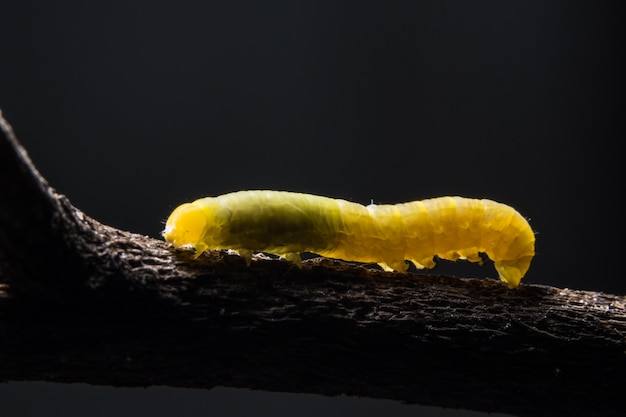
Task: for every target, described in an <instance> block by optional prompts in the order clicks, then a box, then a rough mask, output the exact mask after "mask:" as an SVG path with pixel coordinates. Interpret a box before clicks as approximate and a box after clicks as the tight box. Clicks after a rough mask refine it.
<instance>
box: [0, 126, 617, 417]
mask: <svg viewBox="0 0 626 417" xmlns="http://www.w3.org/2000/svg"><path fill="white" fill-rule="evenodd" d="M0 187H1V189H2V196H3V197H2V200H0V281H1V282H2V284H0V285H1V286H0V381H19V380H46V381H65V382H87V383H93V384H103V385H114V386H148V385H171V386H180V387H195V388H211V387H214V386H233V387H248V388H255V389H263V390H269V391H287V392H308V393H320V394H327V395H338V394H348V395H359V396H367V397H373V398H389V399H396V400H401V401H406V402H415V403H419V404H427V405H438V406H442V407H450V408H457V407H459V408H465V409H473V410H482V411H492V412H505V413H511V414H515V415H520V416H539V415H565V413H567V414H569V415H585V416H590V415H603V416H608V415H623V413H624V410H626V400H625V399H624V377H625V376H626V353H625V352H626V339H625V335H626V311H625V303H626V297H624V296H617V295H610V294H602V293H596V292H589V291H574V290H568V289H558V288H552V287H545V286H538V285H522V286H520V288H518V289H517V290H509V289H508V288H507V287H506V286H505V285H504V284H502V283H500V282H496V281H494V280H477V279H461V278H454V277H444V276H423V275H417V274H403V273H385V272H382V271H377V270H372V269H366V268H363V267H360V266H353V265H348V264H345V263H341V262H337V261H331V260H325V259H316V260H313V261H309V262H305V263H304V266H303V268H302V269H298V268H297V267H295V266H294V265H293V264H291V263H289V262H286V261H279V260H270V259H263V258H260V257H257V258H256V259H255V261H254V262H253V263H252V265H251V266H250V267H247V266H246V265H245V263H244V262H243V261H242V260H241V259H240V258H239V257H238V256H236V255H229V254H226V253H223V252H209V253H207V254H206V256H202V257H201V258H199V259H197V260H193V259H192V257H191V254H190V253H188V252H176V251H173V250H172V249H171V248H170V247H169V246H168V245H167V244H166V243H164V242H162V241H158V240H155V239H151V238H148V237H145V236H139V235H135V234H131V233H128V232H125V231H120V230H117V229H114V228H111V227H108V226H106V225H102V224H100V223H98V222H97V221H95V220H93V219H91V218H90V217H88V216H86V215H84V214H83V213H81V212H80V211H79V210H77V209H76V208H74V207H73V206H72V205H71V204H70V203H69V202H68V200H67V199H66V198H65V197H63V196H61V195H58V194H57V193H56V192H55V191H54V190H53V189H52V188H50V187H49V186H48V185H47V183H46V182H45V180H43V179H42V178H41V176H40V175H39V174H38V173H37V171H36V170H35V169H34V167H33V166H32V164H31V163H30V161H29V159H28V157H27V156H26V153H25V152H24V151H23V149H22V148H21V147H20V145H19V144H18V142H17V141H16V140H15V138H14V136H13V134H12V132H11V131H10V128H9V127H8V125H7V124H6V123H5V122H4V121H2V136H0Z"/></svg>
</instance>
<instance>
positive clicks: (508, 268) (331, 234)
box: [163, 191, 535, 288]
mask: <svg viewBox="0 0 626 417" xmlns="http://www.w3.org/2000/svg"><path fill="white" fill-rule="evenodd" d="M163 236H164V237H165V239H166V240H167V241H168V242H170V243H172V244H173V245H174V247H177V248H178V247H181V246H189V247H193V248H195V249H196V257H198V256H200V254H201V253H202V252H204V251H205V250H206V249H234V250H236V251H238V252H239V254H240V255H241V256H242V257H243V258H244V259H245V260H246V262H247V263H248V264H249V263H250V260H251V259H252V253H253V252H266V253H271V254H275V255H280V256H282V257H284V258H286V259H289V260H291V261H293V262H295V263H297V264H298V265H301V259H300V253H301V252H313V253H317V254H319V255H322V256H326V257H330V258H339V259H344V260H347V261H356V262H366V263H378V264H379V265H381V266H382V267H383V268H384V269H385V270H387V271H392V270H397V271H406V270H407V268H408V265H407V263H406V262H405V260H408V261H411V262H412V263H413V264H415V266H416V267H417V268H432V267H434V266H435V262H434V260H433V257H434V256H435V255H436V256H438V257H440V258H443V259H448V260H451V261H455V260H457V259H467V260H468V261H470V262H480V261H481V258H480V255H479V253H481V252H483V253H486V254H487V256H488V257H489V258H490V259H492V260H493V261H494V264H495V267H496V270H497V271H498V274H499V276H500V279H501V280H502V281H504V282H506V283H507V284H508V285H509V287H511V288H514V287H517V286H518V285H519V282H520V280H521V279H522V277H523V276H524V274H525V273H526V271H527V270H528V267H529V265H530V262H531V260H532V258H533V256H534V255H535V235H534V233H533V231H532V229H531V228H530V226H529V224H528V222H527V221H526V219H524V217H522V216H521V215H520V214H519V213H518V212H517V211H515V210H514V209H513V208H511V207H509V206H507V205H505V204H501V203H497V202H495V201H491V200H477V199H470V198H463V197H440V198H433V199H428V200H423V201H414V202H411V203H404V204H395V205H375V204H370V205H369V206H363V205H361V204H357V203H351V202H349V201H345V200H336V199H332V198H328V197H321V196H315V195H309V194H300V193H291V192H284V191H239V192H235V193H230V194H224V195H221V196H219V197H207V198H202V199H199V200H196V201H194V202H192V203H185V204H182V205H181V206H179V207H177V208H176V209H175V210H174V211H173V212H172V214H171V215H170V217H169V219H168V220H167V224H166V226H165V230H164V231H163Z"/></svg>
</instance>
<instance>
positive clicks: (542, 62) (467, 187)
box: [0, 0, 626, 416]
mask: <svg viewBox="0 0 626 417" xmlns="http://www.w3.org/2000/svg"><path fill="white" fill-rule="evenodd" d="M619 4H620V2H571V1H570V2H567V1H563V2H554V1H550V2H546V1H537V2H501V1H479V2H467V1H440V2H391V1H352V2H349V1H331V2H322V1H307V2H299V1H285V2H261V1H227V0H225V1H206V2H201V1H179V2H176V3H175V2H165V1H145V0H144V1H142V0H129V1H109V2H61V3H57V2H46V1H21V2H19V4H13V5H11V6H10V7H9V8H7V6H3V7H1V8H0V22H1V23H0V25H1V26H0V35H1V38H0V41H1V45H0V48H1V49H0V51H1V54H0V77H1V78H0V109H1V110H2V112H3V115H4V117H5V118H6V119H7V120H8V121H9V122H10V123H11V124H12V126H13V128H14V130H15V132H16V134H17V136H18V138H19V139H20V140H21V141H22V143H23V144H24V146H25V147H26V149H27V150H28V151H29V153H30V155H31V157H32V159H33V160H34V162H35V164H36V165H37V167H38V168H39V169H40V171H41V172H42V174H43V175H44V176H45V177H46V178H47V179H48V180H49V182H50V183H51V185H52V186H54V187H55V188H56V189H57V190H58V191H59V192H61V193H63V194H66V195H67V196H68V197H69V198H70V200H71V201H72V202H73V203H74V205H76V206H77V207H79V208H80V209H82V210H83V211H85V212H86V213H87V214H89V215H91V216H92V217H94V218H96V219H98V220H100V221H102V222H104V223H107V224H110V225H112V226H116V227H118V228H122V229H126V230H130V231H134V232H138V233H141V234H146V235H150V236H153V237H158V236H159V232H160V231H161V229H162V228H163V222H164V220H165V219H166V218H167V216H168V214H169V213H170V211H171V210H172V209H173V208H174V207H175V206H177V205H178V204H180V203H182V202H184V201H189V200H193V199H195V198H198V197H202V196H208V195H218V194H222V193H225V192H230V191H235V190H241V189H280V190H290V191H300V192H308V193H315V194H322V195H327V196H331V197H336V198H344V199H348V200H351V201H355V202H360V203H364V204H367V203H369V202H370V201H372V200H373V201H374V202H376V203H397V202H404V201H410V200H418V199H423V198H428V197H436V196H441V195H462V196H466V197H476V198H491V199H494V200H497V201H500V202H503V203H507V204H509V205H511V206H513V207H515V208H516V209H518V210H519V211H520V212H521V213H522V214H523V215H524V216H526V217H528V218H530V222H531V225H532V227H533V229H534V230H535V231H536V232H537V256H536V258H535V260H534V261H533V264H532V265H531V269H530V271H529V273H528V275H527V277H526V278H525V279H524V281H523V282H527V283H540V284H546V285H555V286H560V287H569V288H576V289H588V290H597V291H605V292H612V293H618V294H625V293H626V284H625V280H624V277H623V273H622V272H621V271H622V269H623V263H622V252H623V241H622V239H623V236H624V222H623V218H620V217H618V216H619V215H622V207H621V206H620V205H619V204H618V201H617V198H618V196H619V194H620V193H621V192H622V191H623V187H622V186H620V185H619V184H620V183H621V181H620V182H618V175H622V174H623V169H621V168H619V166H620V163H621V159H622V158H621V157H620V156H621V154H620V153H619V152H618V147H617V146H618V139H621V138H622V133H623V115H624V112H623V110H622V108H621V107H620V106H621V100H622V97H623V95H622V92H623V89H622V77H621V76H622V70H623V67H622V66H619V65H618V63H619V62H620V58H622V55H623V42H622V36H623V30H622V29H621V28H620V27H619V26H618V24H619V21H620V20H621V18H622V17H623V10H622V8H621V7H619V6H618V5H619ZM33 255H34V256H36V254H33ZM432 272H435V273H449V274H455V275H463V276H477V277H494V276H496V273H495V271H494V270H493V267H492V265H487V266H485V267H482V268H481V267H479V266H476V265H466V264H451V263H443V262H442V263H441V264H440V265H439V266H438V267H437V268H436V269H435V270H433V271H432ZM33 387H34V386H33V385H31V384H14V383H13V384H7V385H2V386H0V398H1V399H2V402H3V403H6V404H9V409H10V410H11V407H13V409H14V411H16V410H19V409H20V406H19V404H22V403H20V401H23V402H26V401H31V400H37V399H42V400H41V403H42V404H45V403H46V401H45V399H46V398H48V399H50V398H52V399H54V398H57V399H59V398H64V397H63V394H62V393H61V392H60V390H63V389H74V390H78V391H70V392H72V394H68V398H71V399H68V400H67V401H68V402H75V401H81V399H80V398H89V401H90V403H89V404H92V405H93V407H96V408H98V405H97V404H98V403H106V404H108V406H109V407H111V404H117V406H118V407H119V408H117V409H115V408H113V409H110V408H109V409H108V410H110V411H111V414H120V413H122V415H123V412H121V411H120V410H123V407H124V406H125V405H126V406H131V405H132V406H138V405H137V404H138V403H137V402H138V401H139V404H143V403H141V401H142V400H141V399H140V398H144V397H145V398H148V397H149V393H153V394H152V395H153V397H151V398H152V400H148V399H146V400H145V404H143V405H142V406H145V407H148V406H149V405H148V404H154V398H159V400H160V401H161V402H163V401H165V400H164V398H168V399H169V400H170V402H169V403H167V401H166V403H167V404H169V407H170V408H171V409H175V408H176V407H178V406H179V405H180V404H182V403H183V402H184V403H185V407H187V408H184V410H187V409H189V410H190V411H189V413H188V415H200V414H202V415H204V414H208V412H209V411H211V414H213V412H215V411H219V412H220V414H221V415H232V416H234V415H243V414H246V413H245V412H243V411H241V410H239V409H238V408H237V407H235V406H233V404H235V403H238V402H241V401H244V402H245V401H252V403H254V401H255V400H256V401H260V403H262V404H265V405H266V406H267V407H269V408H265V409H264V408H263V407H262V406H257V408H256V412H263V411H267V412H268V413H272V414H276V415H281V413H282V412H283V411H284V413H285V414H284V415H292V414H294V413H298V412H302V410H304V409H306V412H308V411H310V410H314V409H316V408H315V407H314V406H311V405H309V402H308V401H313V403H314V404H317V406H318V407H322V408H321V409H323V410H324V411H323V412H324V413H325V414H330V415H335V414H333V413H337V414H336V415H350V413H359V414H360V415H366V414H363V413H364V412H366V411H369V412H371V411H372V410H378V409H377V408H376V407H373V406H372V404H383V405H381V407H382V408H381V409H380V410H379V411H380V413H383V412H385V413H387V415H390V413H391V414H393V415H396V414H397V415H408V414H409V413H414V414H417V413H419V414H420V415H426V413H428V412H431V411H429V410H428V409H426V408H419V407H417V406H410V407H409V406H401V405H399V404H396V403H391V402H372V401H371V400H365V399H363V400H357V399H334V400H333V399H324V398H319V397H307V396H297V395H285V394H269V393H254V394H251V393H249V392H247V391H240V390H231V391H219V392H222V393H224V392H227V396H226V397H227V398H231V397H232V402H228V401H223V400H217V399H215V398H216V394H215V392H216V391H211V392H208V393H207V392H206V391H193V390H173V389H169V390H167V389H160V390H165V391H159V390H156V389H149V390H145V391H130V392H131V393H132V392H135V394H128V395H121V396H120V395H119V394H112V392H117V393H119V392H122V391H119V390H118V391H115V390H113V391H112V390H111V389H107V388H89V387H83V386H61V387H62V388H59V387H60V386H58V385H55V384H41V385H36V386H35V388H33ZM81 390H82V391H81ZM85 390H92V391H89V392H90V394H89V395H80V396H79V395H78V393H79V392H83V394H84V391H85ZM163 392H167V393H169V394H167V395H164V394H163ZM147 393H148V394H147ZM224 395H226V394H224ZM277 395H278V396H277ZM211 396H213V397H211ZM251 396H255V397H254V398H252V397H251ZM9 398H10V399H11V400H10V401H8V399H9ZM208 398H214V400H212V401H208V400H207V399H208ZM220 398H222V399H223V398H225V397H223V396H222V397H220ZM305 398H306V399H305ZM311 398H313V399H314V400H311ZM7 401H8V402H7ZM194 401H195V402H194ZM341 401H349V403H350V404H351V406H350V407H348V408H347V409H346V408H344V407H345V406H344V405H342V404H345V403H342V402H341ZM190 403H191V404H196V407H195V408H194V406H191V405H190ZM277 404H281V405H282V406H283V407H285V408H284V409H283V408H281V406H277ZM48 405H50V403H49V402H48ZM288 406H291V407H292V408H288ZM59 407H60V409H59V413H61V414H65V415H71V413H73V412H76V413H77V414H80V412H85V410H84V409H83V410H81V411H80V412H79V411H77V410H74V409H73V408H65V409H64V408H63V406H59ZM272 407H274V408H272ZM324 407H326V408H324ZM385 407H387V408H385ZM112 410H114V411H112ZM192 410H194V411H192ZM238 410H239V411H238ZM22 411H24V410H22ZM149 411H150V414H151V415H154V416H158V415H170V414H171V410H169V411H168V406H160V407H156V408H152V409H149ZM90 412H91V413H92V415H97V414H93V413H94V411H93V410H91V409H90ZM432 412H433V413H435V411H432ZM437 412H439V413H441V414H433V415H441V416H444V415H446V416H447V415H450V416H452V415H457V414H455V412H454V411H451V410H440V411H437ZM35 413H36V411H35ZM194 413H195V414H194ZM238 413H241V414H238ZM461 414H463V413H461ZM22 415H36V414H27V413H26V414H22ZM301 415H303V414H301ZM367 415H369V414H367ZM371 415H374V414H371ZM428 415H430V414H428ZM463 415H464V414H463Z"/></svg>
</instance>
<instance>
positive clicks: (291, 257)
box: [280, 252, 302, 268]
mask: <svg viewBox="0 0 626 417" xmlns="http://www.w3.org/2000/svg"><path fill="white" fill-rule="evenodd" d="M280 257H281V258H284V259H286V260H288V261H290V262H293V263H294V264H296V266H297V267H298V268H302V258H301V257H300V252H291V253H284V254H282V255H280Z"/></svg>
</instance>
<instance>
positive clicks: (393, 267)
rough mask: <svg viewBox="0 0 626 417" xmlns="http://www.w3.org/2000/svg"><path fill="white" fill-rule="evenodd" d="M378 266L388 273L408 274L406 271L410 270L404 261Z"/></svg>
mask: <svg viewBox="0 0 626 417" xmlns="http://www.w3.org/2000/svg"><path fill="white" fill-rule="evenodd" d="M378 265H379V266H380V267H381V268H382V269H383V270H384V271H387V272H393V271H398V272H406V270H407V269H409V265H408V264H407V263H406V262H404V261H395V262H380V263H379V264H378Z"/></svg>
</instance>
